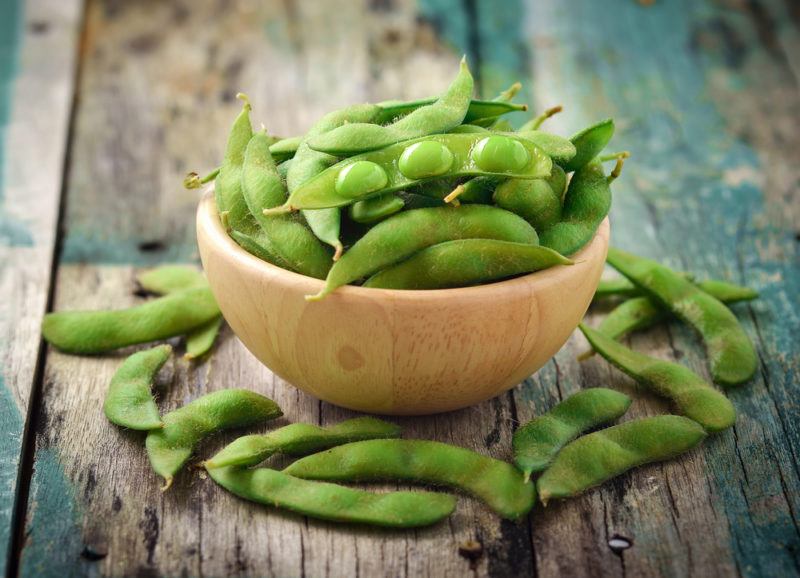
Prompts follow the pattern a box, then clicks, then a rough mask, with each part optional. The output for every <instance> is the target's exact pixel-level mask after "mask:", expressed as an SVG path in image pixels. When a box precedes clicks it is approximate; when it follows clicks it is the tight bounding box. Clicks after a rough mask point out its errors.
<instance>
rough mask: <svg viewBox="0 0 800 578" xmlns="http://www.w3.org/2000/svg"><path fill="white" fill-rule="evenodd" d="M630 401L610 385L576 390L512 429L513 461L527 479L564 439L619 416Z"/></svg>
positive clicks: (571, 437) (545, 463) (544, 466)
mask: <svg viewBox="0 0 800 578" xmlns="http://www.w3.org/2000/svg"><path fill="white" fill-rule="evenodd" d="M630 405H631V399H630V398H629V397H628V396H627V395H624V394H622V393H619V392H617V391H614V390H613V389H606V388H604V387H593V388H591V389H585V390H583V391H579V392H578V393H575V394H573V395H571V396H569V397H568V398H567V399H565V400H564V401H562V402H561V403H559V404H558V405H556V406H555V407H554V408H553V409H551V410H550V411H548V412H547V413H545V414H544V415H540V416H538V417H535V418H533V419H532V420H531V421H529V422H528V423H526V424H524V425H523V426H521V427H520V428H519V429H518V430H517V431H516V432H514V439H513V447H514V463H515V464H516V465H517V467H518V468H519V469H520V470H522V473H523V474H524V475H525V480H527V479H528V478H529V477H530V475H531V474H532V473H534V472H541V471H542V470H544V469H545V468H547V466H548V465H549V464H550V462H552V461H553V458H555V456H556V454H558V452H559V451H560V450H561V448H563V447H564V446H565V445H566V444H567V443H569V442H570V441H572V440H573V439H575V438H576V437H578V436H579V435H580V434H582V433H583V432H585V431H587V430H590V429H592V428H595V427H597V426H599V425H602V424H604V423H607V422H610V421H613V420H615V419H619V418H620V417H622V416H623V415H625V412H627V411H628V408H629V407H630Z"/></svg>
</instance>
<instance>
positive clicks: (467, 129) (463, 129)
mask: <svg viewBox="0 0 800 578" xmlns="http://www.w3.org/2000/svg"><path fill="white" fill-rule="evenodd" d="M447 132H449V133H450V134H476V133H484V134H485V133H488V132H490V131H489V129H488V128H484V127H482V126H478V125H475V124H460V125H458V126H454V127H453V128H451V129H450V130H448V131H447Z"/></svg>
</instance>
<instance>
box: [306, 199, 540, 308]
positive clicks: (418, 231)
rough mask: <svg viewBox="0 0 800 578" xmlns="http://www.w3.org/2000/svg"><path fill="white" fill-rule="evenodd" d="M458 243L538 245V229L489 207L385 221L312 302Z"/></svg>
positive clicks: (334, 272) (436, 211)
mask: <svg viewBox="0 0 800 578" xmlns="http://www.w3.org/2000/svg"><path fill="white" fill-rule="evenodd" d="M456 239H498V240H500V241H514V242H517V243H528V244H531V245H535V244H537V243H538V237H537V236H536V231H535V230H534V228H533V227H531V226H530V225H529V224H528V223H527V222H526V221H525V220H524V219H522V218H521V217H518V216H517V215H515V214H514V213H510V212H508V211H504V210H503V209H498V208H495V207H488V206H485V205H465V206H463V207H458V208H453V207H434V208H431V209H417V210H415V211H407V212H400V213H397V214H395V215H392V216H391V217H389V218H388V219H386V220H385V221H381V222H380V223H378V224H377V225H375V226H374V227H372V229H370V230H369V231H368V232H367V233H365V234H364V236H363V237H361V238H360V239H359V240H358V241H356V243H355V244H354V245H353V246H352V247H351V248H350V250H349V251H347V253H345V254H344V255H343V256H342V258H341V259H339V260H338V261H337V262H336V263H334V265H333V267H331V270H330V272H329V273H328V277H327V278H326V280H325V287H324V288H323V289H322V290H321V291H320V292H319V293H318V294H317V295H314V296H309V297H306V299H309V300H312V301H313V300H318V299H322V298H323V297H325V296H326V295H328V294H329V293H331V292H332V291H334V290H335V289H336V288H337V287H341V286H342V285H347V284H348V283H352V282H353V281H356V280H358V279H363V278H365V277H369V276H370V275H372V274H374V273H376V272H378V271H380V270H381V269H385V268H387V267H389V266H391V265H394V264H395V263H399V262H400V261H402V260H404V259H406V258H408V257H410V256H411V255H413V254H414V253H416V252H417V251H420V250H422V249H424V248H425V247H430V246H431V245H436V244H438V243H444V242H445V241H453V240H456Z"/></svg>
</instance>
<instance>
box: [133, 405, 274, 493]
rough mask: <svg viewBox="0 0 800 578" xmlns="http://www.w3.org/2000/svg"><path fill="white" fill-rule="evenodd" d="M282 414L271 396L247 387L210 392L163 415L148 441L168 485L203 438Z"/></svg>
mask: <svg viewBox="0 0 800 578" xmlns="http://www.w3.org/2000/svg"><path fill="white" fill-rule="evenodd" d="M281 415H283V413H282V412H281V410H280V408H279V407H278V406H277V404H276V403H275V402H274V401H272V400H271V399H269V398H267V397H264V396H263V395H260V394H258V393H255V392H254V391H249V390H246V389H223V390H221V391H215V392H213V393H209V394H207V395H204V396H203V397H200V398H198V399H196V400H194V401H193V402H191V403H188V404H186V405H185V406H183V407H181V408H179V409H176V410H175V411H172V412H170V413H168V414H166V415H164V416H163V418H162V421H163V423H164V427H163V428H161V429H159V430H153V431H151V432H150V433H148V434H147V440H146V442H145V445H146V447H147V456H148V457H149V458H150V464H151V465H152V466H153V470H154V471H155V472H156V473H157V474H158V475H160V476H162V477H163V478H164V480H165V482H166V485H165V487H164V489H167V488H169V486H170V485H171V484H172V479H173V477H174V476H175V474H177V473H178V471H180V469H181V468H182V467H183V465H184V464H185V463H186V462H187V461H188V460H189V458H190V457H191V456H192V453H193V452H194V449H195V446H196V445H197V444H198V443H199V442H200V440H202V439H203V438H205V437H207V436H209V435H211V434H214V433H217V432H219V431H222V430H225V429H230V428H235V427H245V426H249V425H255V424H257V423H262V422H265V421H268V420H270V419H275V418H277V417H280V416H281Z"/></svg>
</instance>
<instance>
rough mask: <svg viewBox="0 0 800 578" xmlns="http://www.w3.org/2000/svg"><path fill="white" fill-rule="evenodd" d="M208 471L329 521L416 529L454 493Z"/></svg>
mask: <svg viewBox="0 0 800 578" xmlns="http://www.w3.org/2000/svg"><path fill="white" fill-rule="evenodd" d="M208 474H209V476H210V477H211V479H212V480H214V481H215V482H216V483H217V484H219V485H220V486H222V487H223V488H225V489H226V490H228V491H229V492H231V493H232V494H235V495H237V496H239V497H240V498H244V499H246V500H250V501H252V502H257V503H259V504H265V505H267V506H275V507H278V508H283V509H285V510H290V511H292V512H296V513H298V514H302V515H304V516H309V517H310V518H318V519H321V520H331V521H333V522H349V523H356V524H371V525H374V526H386V527H389V528H417V527H420V526H429V525H431V524H435V523H436V522H439V521H440V520H443V519H444V518H446V517H447V516H449V515H450V514H451V513H453V510H454V509H455V507H456V499H455V497H453V496H449V495H447V494H438V493H433V492H390V493H388V494H373V493H371V492H365V491H363V490H355V489H353V488H346V487H344V486H337V485H336V484H326V483H321V482H309V481H306V480H301V479H299V478H294V477H292V476H289V475H286V474H285V473H283V472H278V471H275V470H270V469H268V468H258V469H254V470H247V469H240V468H233V467H229V468H216V469H212V470H209V472H208Z"/></svg>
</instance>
